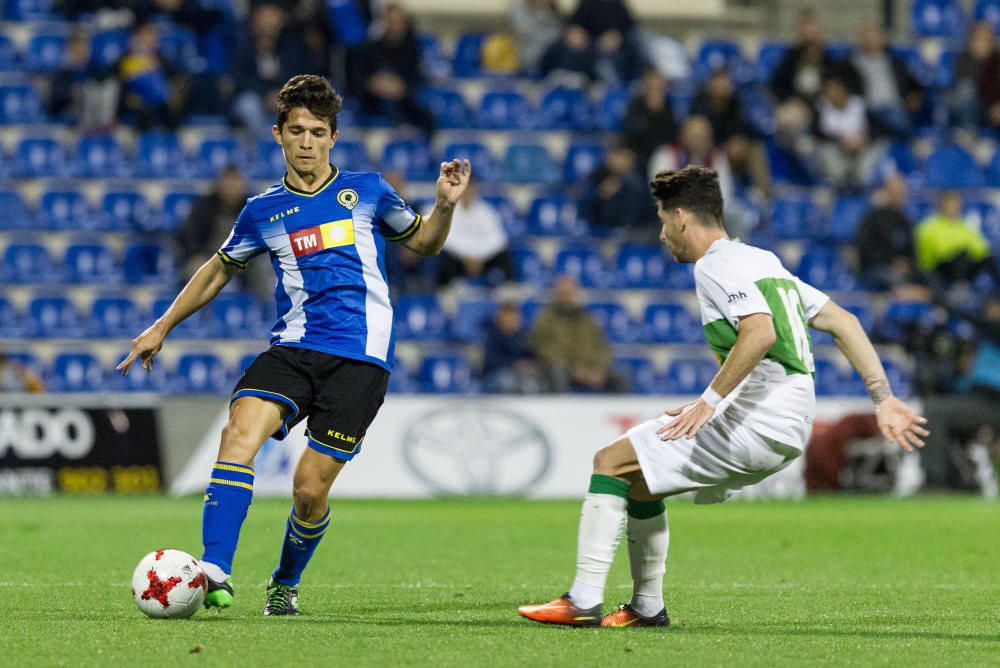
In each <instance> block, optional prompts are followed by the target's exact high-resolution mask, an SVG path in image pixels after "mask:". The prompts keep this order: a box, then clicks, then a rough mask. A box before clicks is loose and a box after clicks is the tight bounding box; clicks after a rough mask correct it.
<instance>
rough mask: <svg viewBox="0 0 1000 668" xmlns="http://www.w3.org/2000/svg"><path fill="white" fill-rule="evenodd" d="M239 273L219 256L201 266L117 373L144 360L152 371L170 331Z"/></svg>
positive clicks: (138, 339) (136, 342)
mask: <svg viewBox="0 0 1000 668" xmlns="http://www.w3.org/2000/svg"><path fill="white" fill-rule="evenodd" d="M238 271H239V269H238V268H237V267H235V266H233V265H229V264H226V263H225V262H223V261H222V259H221V258H219V256H218V255H215V256H213V257H212V259H210V260H209V261H208V262H206V263H205V264H203V265H201V268H200V269H199V270H198V271H197V272H195V274H194V276H192V277H191V280H190V281H188V284H187V285H185V286H184V289H183V290H181V292H180V294H179V295H177V298H176V299H174V301H173V303H172V304H171V305H170V308H168V309H167V312H166V313H164V314H163V315H162V316H160V317H159V319H157V321H156V322H154V323H153V324H152V325H150V326H149V328H148V329H147V330H146V331H144V332H143V333H142V334H140V335H139V336H137V337H135V338H134V339H132V348H131V349H130V350H129V352H128V355H127V356H126V357H125V359H123V360H122V361H121V363H120V364H119V365H118V366H117V367H116V369H117V370H118V371H121V372H122V375H123V376H124V375H126V374H127V373H128V370H129V368H130V367H131V366H132V363H133V362H135V360H136V359H137V358H138V359H142V366H143V368H144V369H146V371H149V370H150V369H151V368H152V366H153V358H154V357H156V354H157V353H158V352H160V348H162V347H163V340H164V339H165V338H167V334H169V333H170V330H172V329H173V328H174V327H176V326H177V325H179V324H180V323H181V321H183V320H184V319H185V318H186V317H188V316H189V315H191V314H192V313H194V312H195V311H197V310H198V309H200V308H201V307H202V306H204V305H205V304H207V303H208V302H210V301H212V300H213V299H214V298H215V295H217V294H219V291H220V290H222V288H224V287H225V286H226V283H228V282H229V280H230V279H231V278H232V277H233V276H235V275H236V272H238Z"/></svg>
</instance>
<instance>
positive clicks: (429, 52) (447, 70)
mask: <svg viewBox="0 0 1000 668" xmlns="http://www.w3.org/2000/svg"><path fill="white" fill-rule="evenodd" d="M417 39H418V40H419V41H420V65H421V70H423V72H424V73H425V74H426V75H427V76H428V77H430V78H431V79H433V80H439V79H447V78H448V76H449V75H450V74H451V62H450V61H449V60H448V58H447V57H446V56H445V55H444V51H443V50H442V49H441V40H440V39H438V36H437V35H435V34H434V33H428V32H423V33H420V34H419V35H417Z"/></svg>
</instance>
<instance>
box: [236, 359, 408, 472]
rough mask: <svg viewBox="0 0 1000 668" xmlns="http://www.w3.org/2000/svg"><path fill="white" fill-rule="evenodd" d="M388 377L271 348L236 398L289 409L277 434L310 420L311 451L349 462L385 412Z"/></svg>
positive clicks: (345, 362) (357, 364)
mask: <svg viewBox="0 0 1000 668" xmlns="http://www.w3.org/2000/svg"><path fill="white" fill-rule="evenodd" d="M388 385H389V372H388V371H386V370H385V369H383V368H382V367H380V366H376V365H374V364H370V363H368V362H361V361H358V360H353V359H348V358H346V357H338V356H337V355H330V354H327V353H321V352H318V351H315V350H308V349H306V348H293V347H291V346H272V347H271V348H269V349H268V350H266V351H265V352H263V353H261V354H260V355H259V356H258V357H257V359H255V360H254V361H253V364H251V365H250V368H248V369H247V370H246V373H244V374H243V376H242V377H241V378H240V380H239V382H237V383H236V389H235V390H233V398H232V399H231V400H230V401H236V400H237V399H239V398H240V397H261V398H264V399H270V400H271V401H274V402H276V403H279V404H281V405H282V406H284V407H285V408H286V409H287V411H288V412H287V414H286V416H285V421H284V423H283V424H282V425H281V429H279V430H278V431H277V432H275V434H274V438H276V439H278V440H281V439H283V438H284V437H285V436H286V435H287V434H288V430H289V429H291V428H292V427H293V426H295V425H296V424H298V423H299V422H301V421H302V420H303V419H305V418H306V417H308V418H309V422H308V423H307V425H306V426H307V427H308V428H307V429H306V437H307V439H308V440H307V443H308V445H309V447H310V448H312V449H313V450H316V451H317V452H322V453H323V454H325V455H330V456H331V457H335V458H336V459H342V460H345V461H349V460H351V459H353V458H354V455H356V454H358V450H359V449H360V448H361V442H362V441H363V440H364V438H365V432H367V431H368V427H369V425H371V423H372V420H374V419H375V414H376V413H378V409H379V408H380V407H381V406H382V401H383V400H384V399H385V392H386V389H387V388H388Z"/></svg>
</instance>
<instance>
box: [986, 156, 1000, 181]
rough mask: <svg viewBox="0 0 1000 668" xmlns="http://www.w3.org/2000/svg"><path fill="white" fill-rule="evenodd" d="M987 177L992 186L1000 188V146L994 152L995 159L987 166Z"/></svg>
mask: <svg viewBox="0 0 1000 668" xmlns="http://www.w3.org/2000/svg"><path fill="white" fill-rule="evenodd" d="M986 179H987V181H988V182H989V186H990V187H991V188H1000V148H998V149H997V150H995V151H994V152H993V159H992V160H990V164H989V165H987V167H986Z"/></svg>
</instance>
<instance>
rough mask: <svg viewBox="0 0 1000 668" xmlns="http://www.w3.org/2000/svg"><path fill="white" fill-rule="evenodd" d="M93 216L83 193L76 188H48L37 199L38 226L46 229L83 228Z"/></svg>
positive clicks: (91, 220) (90, 222) (87, 226)
mask: <svg viewBox="0 0 1000 668" xmlns="http://www.w3.org/2000/svg"><path fill="white" fill-rule="evenodd" d="M93 222H94V217H93V216H92V215H91V214H90V207H89V206H88V205H87V200H85V199H84V198H83V195H82V194H80V192H78V191H76V190H50V191H48V192H46V193H44V194H43V195H42V197H41V198H40V199H39V200H38V223H39V227H41V228H42V229H46V230H83V229H89V228H91V227H93Z"/></svg>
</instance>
